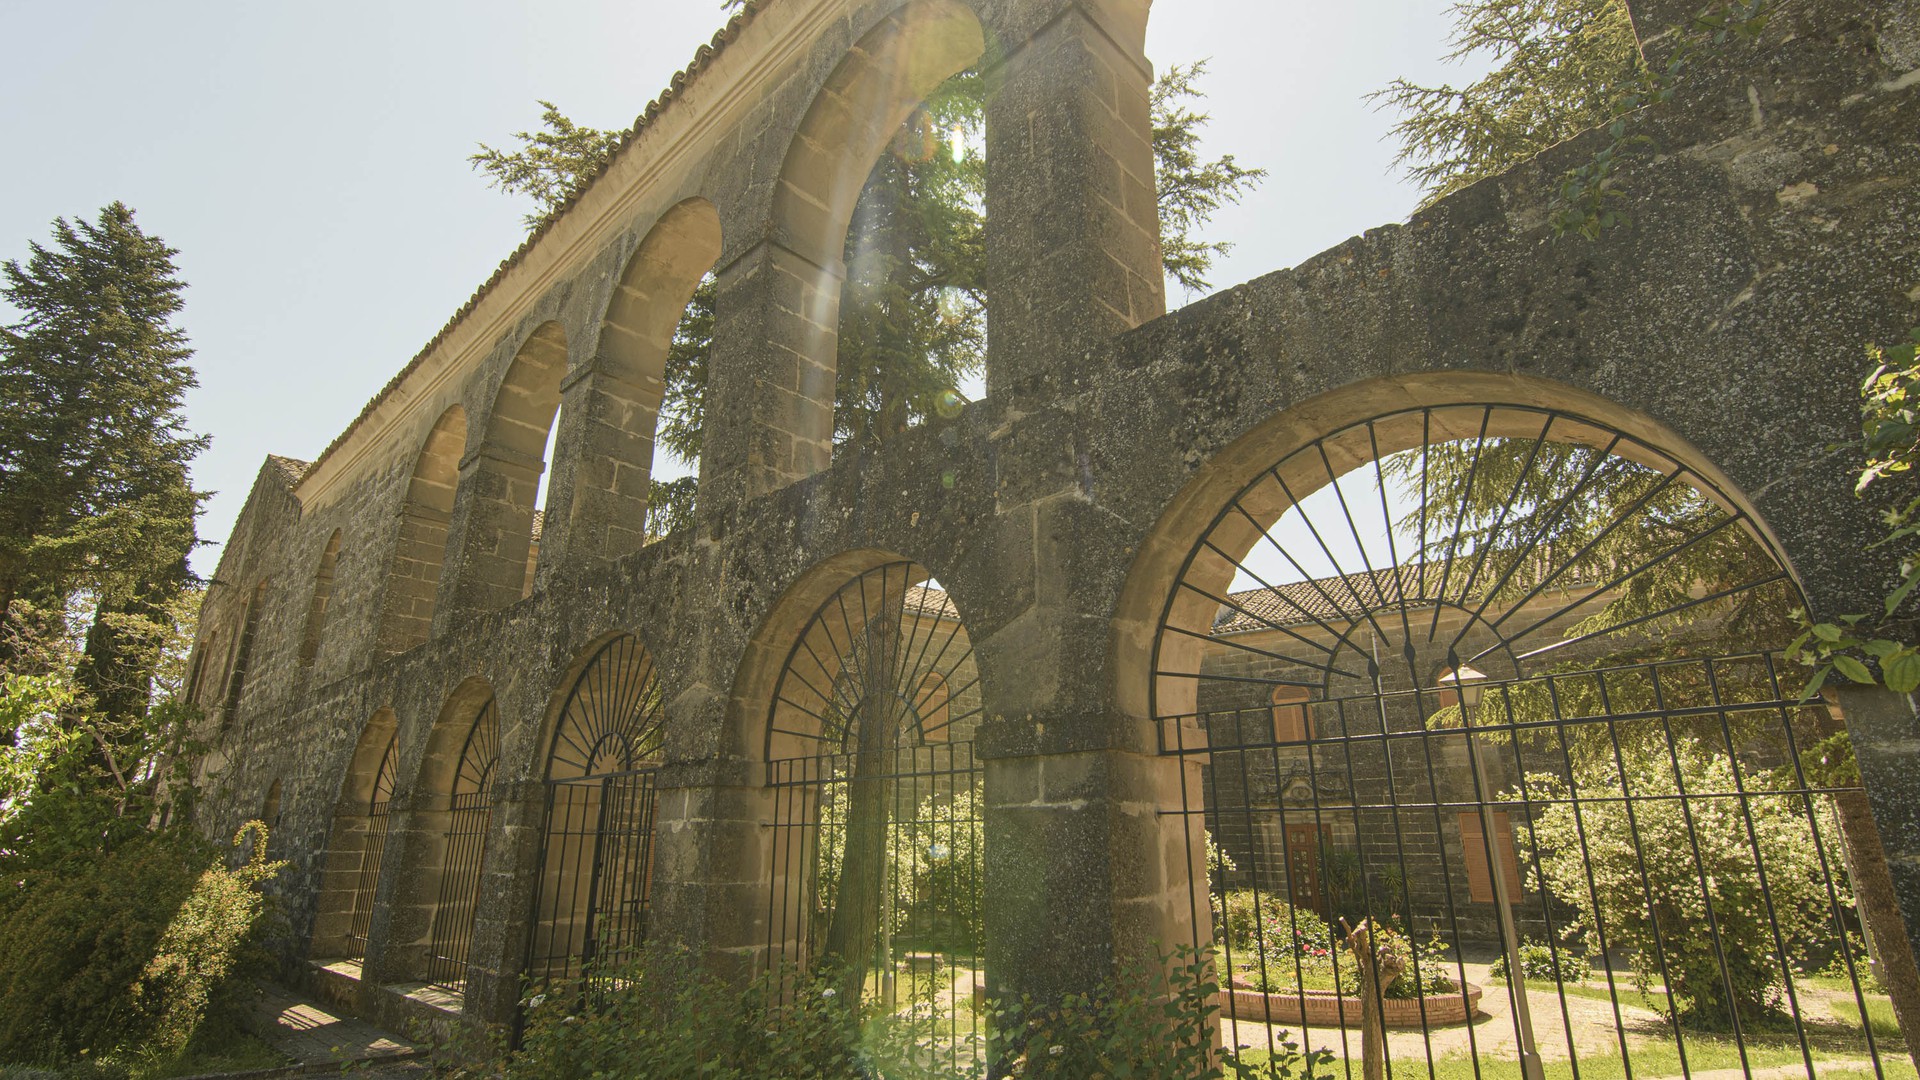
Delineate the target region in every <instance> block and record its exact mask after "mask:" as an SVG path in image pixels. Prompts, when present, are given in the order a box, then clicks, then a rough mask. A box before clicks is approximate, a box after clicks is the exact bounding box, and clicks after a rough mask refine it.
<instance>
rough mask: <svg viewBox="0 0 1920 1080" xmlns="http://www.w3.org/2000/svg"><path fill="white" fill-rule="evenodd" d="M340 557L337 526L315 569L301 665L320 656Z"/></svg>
mask: <svg viewBox="0 0 1920 1080" xmlns="http://www.w3.org/2000/svg"><path fill="white" fill-rule="evenodd" d="M339 561H340V530H339V529H335V530H333V535H332V536H330V537H328V538H327V545H326V547H325V548H324V549H323V550H322V551H321V552H320V564H319V566H317V567H315V569H314V571H313V599H312V600H311V601H309V602H308V604H307V620H306V626H305V628H304V629H303V630H302V632H301V635H300V666H301V667H302V668H310V667H312V666H313V664H314V662H315V661H316V660H318V659H319V657H320V642H321V639H322V637H323V636H324V634H325V632H326V627H327V605H328V603H329V602H330V601H331V600H332V599H333V576H334V571H335V569H336V568H337V566H338V564H339Z"/></svg>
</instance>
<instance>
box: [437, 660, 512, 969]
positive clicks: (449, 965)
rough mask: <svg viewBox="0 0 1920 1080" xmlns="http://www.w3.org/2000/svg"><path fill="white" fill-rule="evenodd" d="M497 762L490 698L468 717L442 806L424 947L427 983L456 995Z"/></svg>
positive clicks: (468, 947)
mask: <svg viewBox="0 0 1920 1080" xmlns="http://www.w3.org/2000/svg"><path fill="white" fill-rule="evenodd" d="M499 759H500V721H499V710H498V709H497V708H496V707H495V705H494V700H493V699H492V698H488V699H487V703H486V704H485V705H483V706H481V708H480V711H479V712H478V713H476V714H475V715H474V718H473V723H472V725H470V726H469V727H468V728H467V737H466V739H465V741H464V742H463V743H462V744H461V747H460V764H459V767H458V768H457V769H456V770H455V772H454V776H453V785H452V790H451V793H450V798H449V804H448V807H447V829H446V836H445V843H446V846H445V848H444V849H443V854H442V863H441V870H440V898H439V903H438V904H436V905H435V906H434V909H433V930H432V934H431V935H430V937H429V939H428V942H427V981H428V982H431V983H436V984H438V985H440V986H445V987H448V988H449V989H454V990H458V989H460V988H461V987H463V986H464V985H466V980H467V960H468V953H470V952H471V951H472V948H473V919H474V915H475V914H476V913H477V907H478V901H479V898H480V870H481V867H482V865H483V864H484V862H485V860H486V854H487V834H488V832H489V831H490V830H491V828H492V825H493V769H494V765H495V764H496V763H497V762H498V761H499Z"/></svg>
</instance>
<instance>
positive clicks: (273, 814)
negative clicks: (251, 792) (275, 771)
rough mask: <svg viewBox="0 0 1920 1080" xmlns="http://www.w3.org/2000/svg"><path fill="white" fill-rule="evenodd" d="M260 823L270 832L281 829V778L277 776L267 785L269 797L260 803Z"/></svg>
mask: <svg viewBox="0 0 1920 1080" xmlns="http://www.w3.org/2000/svg"><path fill="white" fill-rule="evenodd" d="M260 822H261V824H263V825H265V826H266V827H267V829H268V830H269V831H270V832H272V831H277V830H278V829H279V828H280V778H279V777H277V776H276V777H274V778H273V783H271V784H269V785H267V797H266V798H264V799H262V800H261V801H260Z"/></svg>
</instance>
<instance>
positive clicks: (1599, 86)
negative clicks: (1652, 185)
mask: <svg viewBox="0 0 1920 1080" xmlns="http://www.w3.org/2000/svg"><path fill="white" fill-rule="evenodd" d="M1770 4H1771V0H1727V2H1722V3H1719V4H1717V5H1715V6H1713V7H1711V8H1709V9H1708V10H1706V11H1705V12H1702V13H1701V14H1700V15H1698V16H1696V17H1695V18H1694V20H1693V21H1692V22H1691V23H1690V24H1689V25H1688V26H1687V27H1686V28H1684V29H1682V30H1680V31H1679V32H1678V34H1677V43H1676V44H1675V46H1674V47H1673V48H1672V49H1670V50H1669V52H1668V59H1667V63H1666V64H1665V66H1664V67H1663V68H1661V69H1659V70H1654V69H1650V68H1649V67H1648V66H1647V65H1646V63H1645V61H1644V59H1643V58H1642V56H1641V52H1640V47H1639V43H1638V41H1637V40H1636V39H1635V35H1634V29H1633V22H1632V20H1631V18H1630V17H1629V15H1628V12H1627V5H1626V3H1625V0H1460V2H1458V3H1456V4H1455V5H1454V7H1453V12H1454V27H1455V29H1454V36H1453V41H1452V45H1453V51H1452V52H1451V53H1450V54H1449V55H1448V59H1450V60H1462V59H1466V58H1469V57H1482V56H1484V57H1489V58H1491V59H1492V60H1493V61H1494V66H1493V68H1492V70H1491V71H1489V72H1488V73H1487V74H1486V75H1485V76H1483V77H1482V78H1481V79H1479V80H1478V81H1476V82H1473V83H1471V84H1469V85H1467V86H1466V87H1464V88H1455V87H1453V86H1450V85H1441V86H1437V87H1426V86H1420V85H1418V84H1416V83H1412V82H1409V81H1407V80H1405V79H1396V80H1394V81H1393V82H1392V83H1391V84H1389V85H1388V87H1387V88H1386V89H1384V90H1381V91H1379V92H1377V93H1375V94H1374V95H1373V100H1375V101H1378V102H1380V103H1381V104H1383V105H1390V106H1392V107H1393V108H1395V109H1396V110H1398V111H1399V113H1400V114H1401V115H1400V119H1399V121H1398V122H1397V123H1395V125H1394V129H1393V131H1394V134H1395V135H1396V136H1397V137H1398V138H1399V140H1400V145H1401V149H1400V154H1399V157H1398V158H1397V159H1396V163H1397V164H1399V165H1400V166H1401V167H1402V168H1404V169H1405V170H1406V172H1407V173H1408V175H1410V176H1411V177H1412V178H1413V179H1414V180H1415V181H1416V182H1417V183H1419V184H1420V185H1421V186H1422V187H1424V188H1425V189H1426V191H1427V202H1428V203H1432V202H1434V201H1435V200H1438V199H1440V198H1442V197H1444V196H1446V195H1448V194H1451V193H1452V192H1455V191H1458V190H1460V189H1461V188H1463V187H1466V186H1468V185H1470V184H1473V183H1476V182H1478V181H1480V180H1484V179H1486V178H1487V177H1490V176H1496V175H1498V174H1500V173H1502V172H1505V171H1506V170H1507V169H1509V168H1511V167H1513V166H1514V165H1517V164H1519V163H1520V162H1523V161H1526V160H1527V159H1529V158H1532V157H1533V156H1534V155H1536V154H1538V153H1540V152H1541V151H1543V150H1545V149H1547V148H1548V147H1550V146H1553V145H1555V144H1556V143H1560V142H1564V141H1566V140H1567V139H1570V138H1572V137H1574V136H1575V135H1579V134H1581V133H1582V132H1586V131H1590V130H1593V129H1596V128H1597V129H1602V130H1603V131H1604V133H1605V137H1606V141H1605V143H1604V144H1603V145H1602V146H1601V148H1600V149H1599V150H1597V151H1596V152H1595V153H1594V155H1593V157H1592V158H1591V159H1590V160H1588V161H1587V162H1586V163H1584V164H1582V165H1580V166H1578V167H1577V168H1574V169H1571V170H1569V171H1568V172H1567V173H1566V175H1564V176H1563V177H1562V178H1561V182H1560V189H1559V192H1558V204H1557V207H1556V209H1555V211H1554V214H1553V217H1552V223H1553V228H1554V232H1555V233H1556V234H1557V235H1565V234H1568V233H1574V234H1578V235H1581V236H1585V237H1587V238H1588V239H1598V238H1599V237H1600V235H1601V234H1602V233H1604V232H1605V231H1606V230H1607V229H1610V228H1614V227H1616V226H1618V225H1623V224H1625V223H1627V222H1628V221H1629V220H1630V215H1629V213H1628V211H1627V210H1626V208H1625V205H1624V200H1625V195H1626V191H1625V188H1624V186H1623V184H1622V181H1621V177H1620V171H1621V168H1622V165H1623V162H1624V159H1626V158H1627V157H1628V155H1629V154H1631V153H1632V152H1633V151H1635V150H1638V149H1643V148H1645V147H1648V146H1650V145H1651V144H1652V140H1651V139H1650V138H1648V137H1647V136H1646V135H1645V134H1643V133H1642V132H1641V131H1640V130H1639V126H1640V118H1639V116H1638V111H1639V110H1640V109H1641V108H1643V107H1644V106H1647V105H1650V104H1658V103H1662V102H1666V101H1670V100H1672V99H1673V96H1674V93H1675V90H1676V89H1677V88H1678V86H1679V85H1680V83H1681V82H1682V81H1683V80H1684V78H1685V77H1686V75H1687V73H1688V72H1689V70H1690V69H1691V68H1692V67H1693V65H1694V64H1695V63H1696V62H1697V61H1698V59H1699V58H1700V56H1701V54H1702V52H1703V51H1705V50H1707V49H1711V48H1717V47H1721V46H1725V45H1726V44H1727V43H1729V42H1730V41H1732V40H1735V39H1750V38H1752V37H1755V36H1757V35H1758V34H1759V33H1760V32H1761V31H1762V30H1763V29H1764V28H1765V27H1766V24H1767V9H1768V8H1769V6H1770Z"/></svg>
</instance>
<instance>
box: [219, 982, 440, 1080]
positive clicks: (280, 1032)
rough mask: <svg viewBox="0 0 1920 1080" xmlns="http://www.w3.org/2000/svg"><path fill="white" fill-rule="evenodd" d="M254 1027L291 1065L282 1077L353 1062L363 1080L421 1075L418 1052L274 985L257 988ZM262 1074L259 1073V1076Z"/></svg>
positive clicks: (329, 1068)
mask: <svg viewBox="0 0 1920 1080" xmlns="http://www.w3.org/2000/svg"><path fill="white" fill-rule="evenodd" d="M252 1026H253V1028H254V1030H255V1032H256V1033H258V1034H259V1035H260V1037H261V1038H262V1039H265V1040H266V1041H267V1042H268V1043H269V1044H270V1045H272V1046H273V1048H274V1049H276V1050H278V1051H280V1052H281V1053H283V1054H285V1055H287V1057H289V1058H291V1059H292V1060H293V1062H294V1064H292V1065H289V1066H287V1068H286V1069H285V1070H277V1071H278V1072H282V1073H288V1074H290V1073H295V1072H323V1071H331V1070H333V1069H337V1068H341V1067H343V1066H346V1065H349V1064H354V1063H361V1062H364V1063H366V1066H364V1067H358V1068H355V1069H354V1075H355V1076H356V1077H365V1078H368V1080H373V1078H379V1080H386V1078H387V1077H402V1076H418V1075H424V1066H423V1064H422V1063H421V1062H419V1061H414V1060H412V1059H415V1058H424V1055H423V1054H422V1053H421V1050H420V1048H419V1047H416V1046H415V1045H413V1044H412V1043H410V1042H406V1041H404V1040H402V1039H398V1038H395V1037H394V1036H392V1035H390V1034H388V1033H387V1032H384V1031H382V1030H380V1029H379V1028H377V1027H374V1026H373V1025H372V1024H369V1023H367V1022H366V1021H364V1020H357V1019H355V1018H353V1017H350V1016H342V1015H339V1014H337V1013H335V1012H332V1011H330V1010H328V1009H326V1008H324V1007H322V1006H321V1005H320V1004H319V1003H317V1002H315V1001H313V1000H312V999H310V998H307V997H304V996H302V995H299V994H296V993H294V992H293V991H291V990H289V989H287V988H286V987H284V986H280V985H278V984H275V983H262V984H261V985H260V997H259V998H258V999H257V1000H256V1001H255V1003H254V1016H253V1025H252ZM263 1075H264V1074H263Z"/></svg>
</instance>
